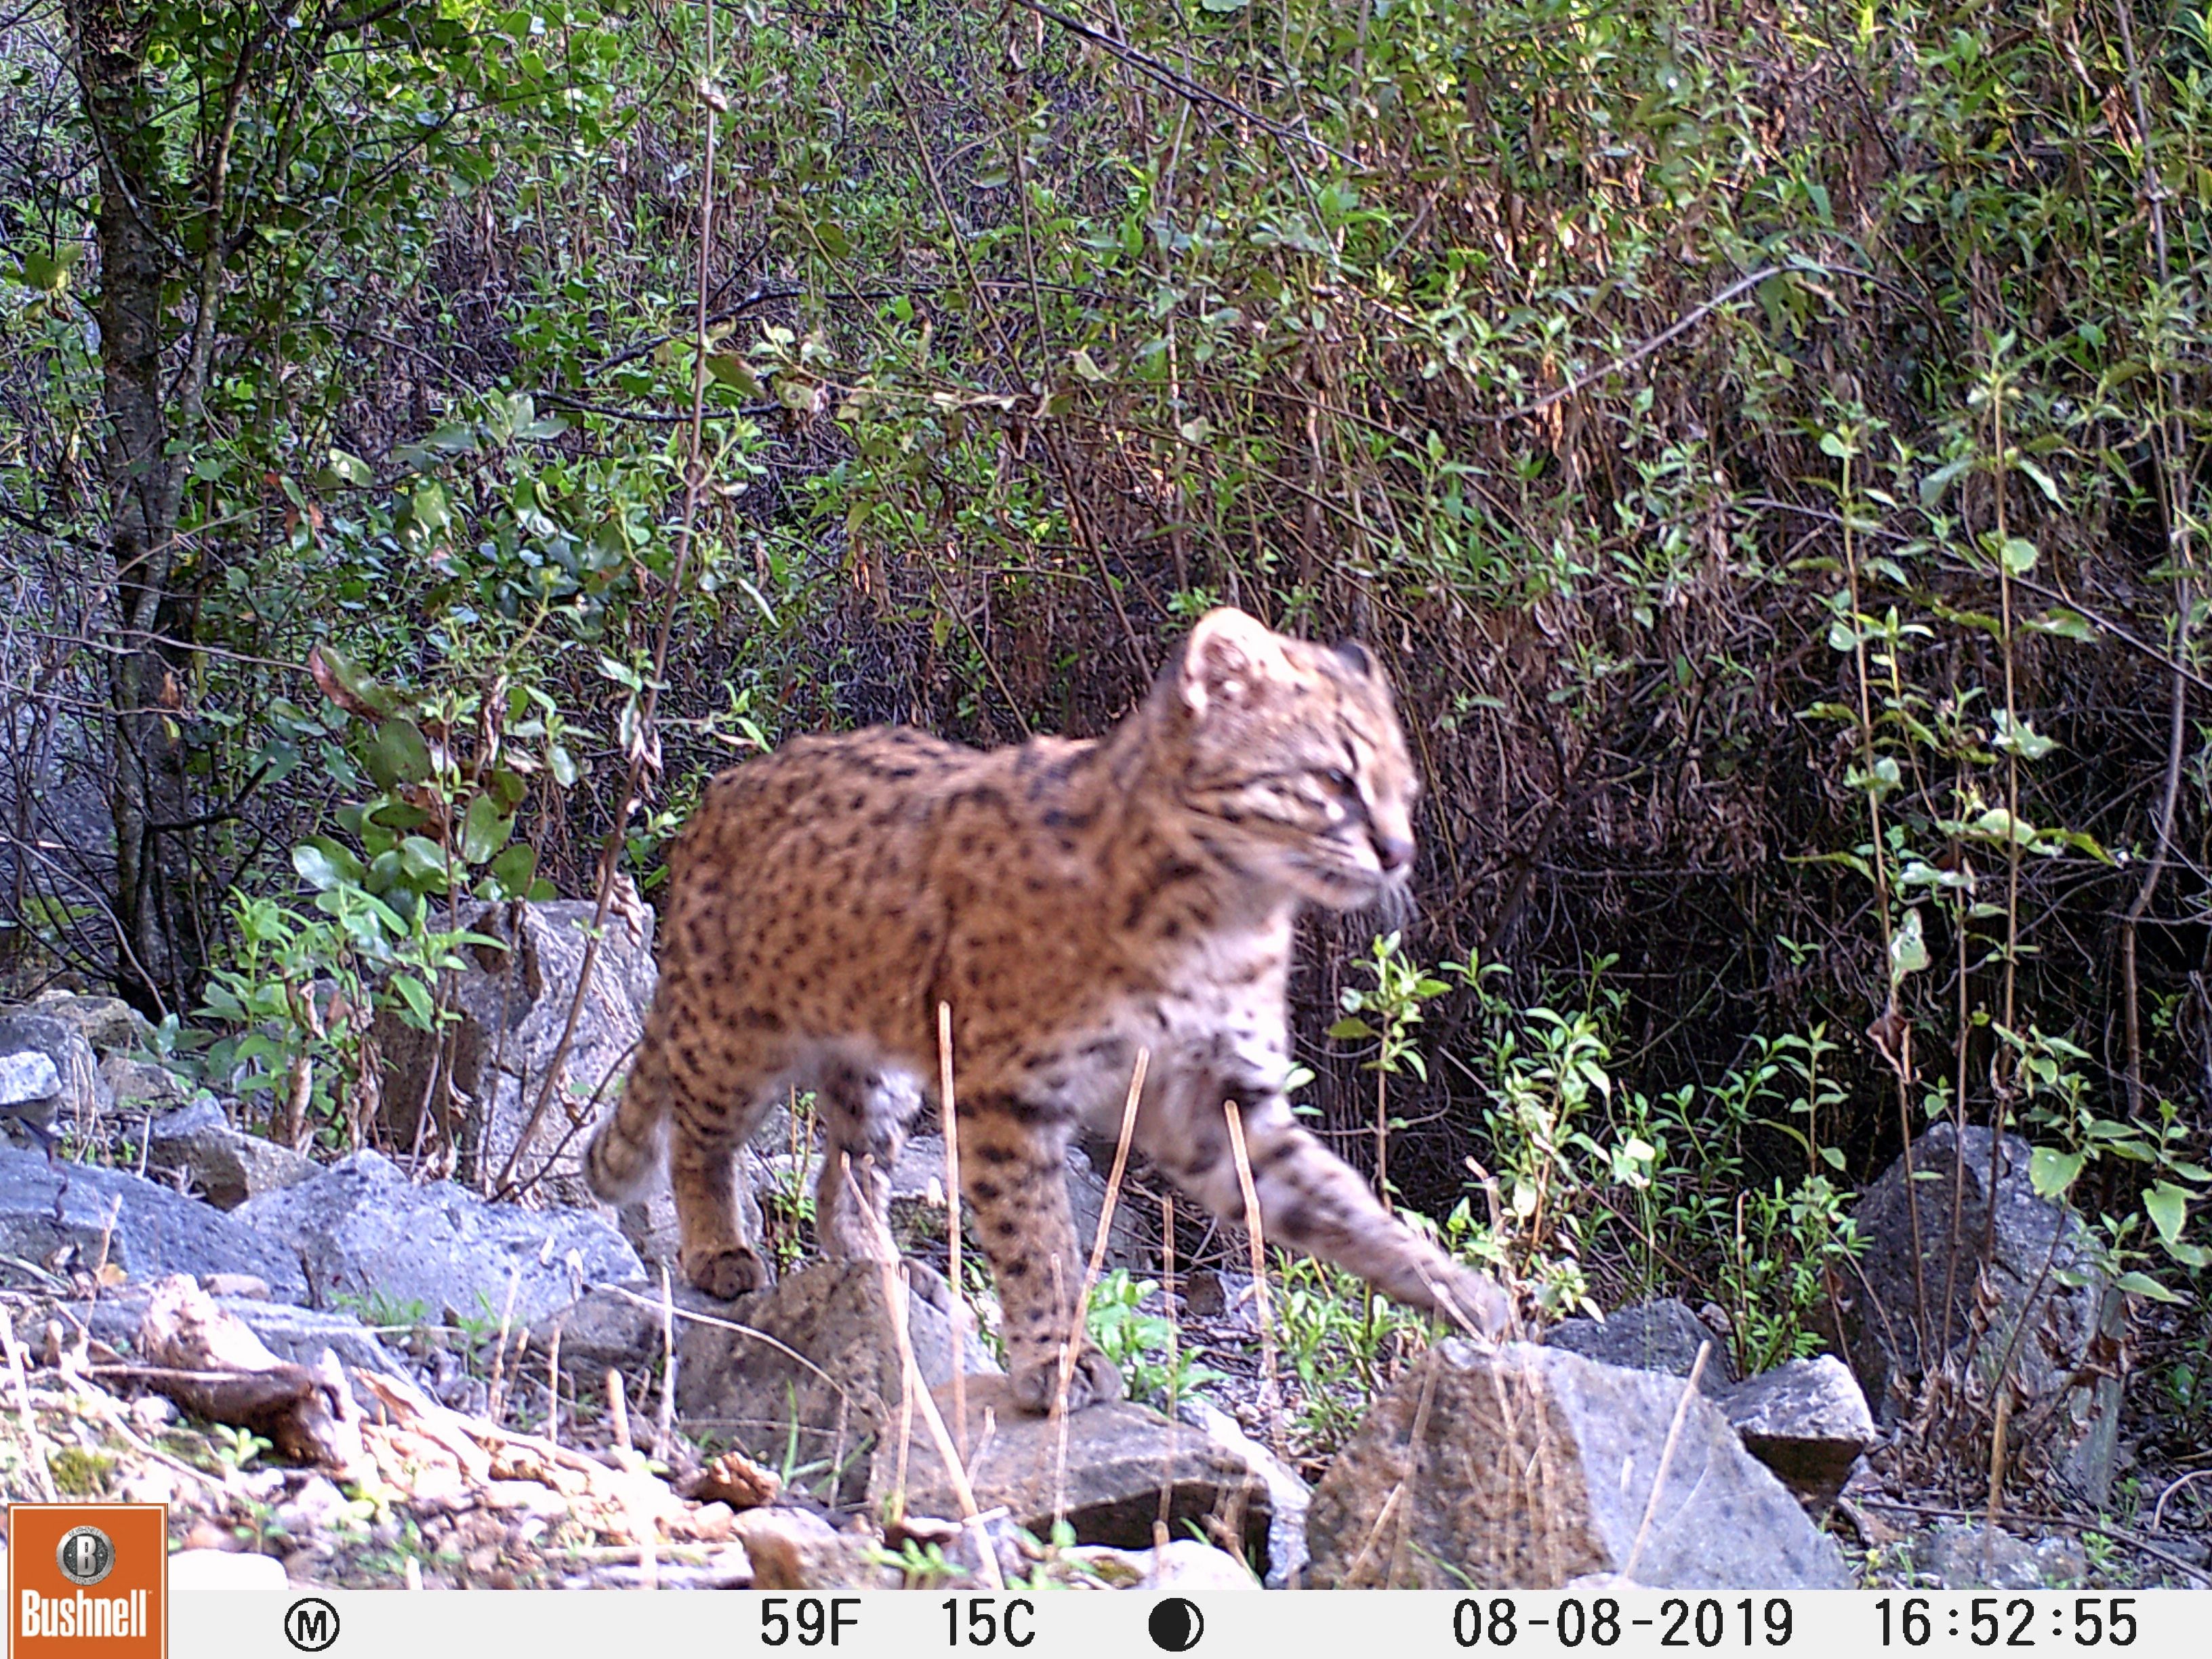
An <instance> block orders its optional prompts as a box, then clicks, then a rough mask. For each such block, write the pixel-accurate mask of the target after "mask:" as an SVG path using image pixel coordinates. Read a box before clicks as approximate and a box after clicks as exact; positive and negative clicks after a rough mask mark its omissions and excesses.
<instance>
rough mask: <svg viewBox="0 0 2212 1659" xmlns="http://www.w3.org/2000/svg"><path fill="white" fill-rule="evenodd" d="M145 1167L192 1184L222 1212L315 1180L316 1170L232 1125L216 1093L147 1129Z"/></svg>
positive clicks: (309, 1161) (284, 1148) (285, 1149)
mask: <svg viewBox="0 0 2212 1659" xmlns="http://www.w3.org/2000/svg"><path fill="white" fill-rule="evenodd" d="M146 1167H147V1169H148V1170H159V1171H161V1173H162V1174H164V1175H167V1176H170V1177H172V1178H173V1179H175V1180H179V1181H181V1182H185V1183H186V1184H188V1185H189V1187H190V1188H191V1190H192V1191H193V1192H196V1193H197V1194H199V1195H200V1196H201V1197H203V1198H204V1199H206V1200H207V1201H208V1202H209V1203H210V1204H212V1205H214V1206H216V1208H217V1209H218V1210H234V1209H236V1208H237V1207H238V1206H240V1205H241V1204H243V1203H245V1202H246V1200H247V1199H249V1198H252V1197H253V1196H254V1195H255V1194H259V1193H270V1192H276V1191H277V1190H278V1189H279V1188H285V1187H295V1186H297V1185H299V1183H300V1182H303V1181H307V1180H311V1179H312V1178H313V1176H314V1174H315V1168H316V1166H315V1164H314V1161H313V1159H311V1158H302V1157H301V1155H300V1154H299V1153H297V1152H294V1151H293V1150H292V1149H291V1148H290V1147H289V1146H278V1145H277V1144H276V1142H275V1141H273V1140H264V1139H261V1138H260V1137H259V1136H258V1135H249V1134H246V1133H243V1132H242V1131H240V1130H238V1129H234V1128H233V1127H231V1126H230V1120H229V1118H228V1116H227V1115H225V1114H224V1112H223V1109H222V1106H221V1105H220V1104H218V1103H216V1099H215V1097H213V1096H212V1095H203V1096H201V1097H200V1098H199V1099H197V1101H195V1102H193V1103H191V1105H189V1106H186V1107H185V1108H183V1109H180V1110H179V1111H174V1112H169V1113H166V1114H164V1115H162V1116H160V1117H157V1118H155V1120H154V1121H152V1122H151V1123H149V1125H148V1126H147V1128H146Z"/></svg>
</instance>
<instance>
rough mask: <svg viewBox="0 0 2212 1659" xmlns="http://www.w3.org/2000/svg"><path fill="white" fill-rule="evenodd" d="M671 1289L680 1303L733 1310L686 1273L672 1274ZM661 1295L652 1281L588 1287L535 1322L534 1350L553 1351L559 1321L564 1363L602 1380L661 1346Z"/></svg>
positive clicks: (569, 1370)
mask: <svg viewBox="0 0 2212 1659" xmlns="http://www.w3.org/2000/svg"><path fill="white" fill-rule="evenodd" d="M671 1277H672V1276H671ZM671 1296H672V1297H673V1299H674V1301H675V1304H676V1305H677V1306H678V1307H679V1308H687V1309H690V1308H696V1310H699V1311H700V1312H702V1313H706V1314H709V1315H711V1316H715V1317H718V1318H727V1317H728V1316H729V1311H730V1310H729V1307H728V1304H726V1303H720V1302H714V1301H711V1300H708V1298H705V1297H701V1296H700V1295H699V1294H698V1293H697V1292H696V1291H693V1290H692V1289H691V1288H690V1286H689V1285H685V1284H684V1282H683V1281H682V1280H681V1279H672V1283H671ZM659 1297H660V1292H659V1286H658V1285H650V1284H647V1285H628V1286H625V1287H623V1289H622V1290H614V1289H608V1288H594V1289H592V1290H589V1291H585V1292H584V1294H583V1295H582V1296H580V1297H578V1298H577V1299H576V1300H575V1301H574V1302H572V1303H570V1304H568V1306H567V1307H565V1308H562V1309H559V1310H556V1311H555V1312H553V1313H550V1314H548V1315H547V1316H545V1317H544V1318H543V1319H541V1320H539V1321H538V1322H536V1323H535V1324H533V1325H532V1327H531V1328H530V1346H531V1351H532V1352H534V1353H540V1354H550V1352H552V1340H553V1332H554V1329H555V1328H556V1327H558V1328H559V1329H560V1332H561V1369H562V1371H563V1372H564V1373H566V1374H567V1375H568V1376H574V1377H577V1378H580V1379H585V1380H588V1381H591V1382H593V1383H596V1382H597V1381H599V1378H600V1377H601V1376H605V1374H606V1372H607V1371H608V1370H619V1371H626V1370H629V1368H630V1367H631V1366H632V1365H634V1364H637V1362H638V1361H640V1360H641V1359H644V1358H648V1357H649V1356H651V1355H653V1354H656V1353H659V1352H660V1349H661V1346H662V1340H661V1332H660V1310H659V1307H658V1306H657V1305H656V1304H658V1303H659Z"/></svg>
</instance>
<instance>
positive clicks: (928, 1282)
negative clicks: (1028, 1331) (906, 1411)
mask: <svg viewBox="0 0 2212 1659" xmlns="http://www.w3.org/2000/svg"><path fill="white" fill-rule="evenodd" d="M907 1272H908V1273H910V1274H911V1275H912V1280H913V1284H914V1287H915V1288H914V1290H913V1291H912V1293H911V1294H910V1295H908V1297H907V1304H908V1310H907V1333H908V1341H909V1342H910V1343H911V1344H912V1345H913V1348H914V1355H915V1366H916V1368H917V1369H918V1370H920V1371H921V1376H922V1381H923V1382H924V1383H927V1384H932V1385H933V1384H935V1383H942V1382H945V1381H946V1380H948V1379H949V1378H950V1377H951V1375H952V1367H953V1364H954V1359H953V1356H954V1353H955V1346H954V1341H953V1335H952V1324H951V1320H950V1319H948V1318H947V1317H946V1316H945V1309H946V1308H947V1307H949V1306H950V1305H951V1292H950V1291H949V1290H947V1288H946V1286H945V1281H944V1279H941V1278H939V1276H938V1275H937V1274H935V1273H932V1272H930V1271H929V1270H928V1269H927V1267H919V1266H915V1265H914V1264H908V1267H907ZM710 1318H711V1321H712V1322H708V1321H702V1320H686V1321H684V1322H683V1328H682V1329H681V1331H680V1332H679V1334H678V1340H677V1361H678V1364H677V1383H676V1409H677V1412H678V1415H679V1416H680V1417H681V1418H682V1419H683V1420H684V1424H685V1425H687V1426H688V1427H690V1428H693V1429H705V1430H708V1431H712V1432H714V1434H715V1435H717V1436H718V1437H720V1438H721V1440H722V1441H723V1442H725V1443H734V1444H735V1445H736V1446H737V1447H738V1449H740V1450H742V1451H744V1452H745V1453H746V1454H747V1455H750V1456H752V1457H754V1458H756V1459H757V1460H758V1461H759V1462H762V1463H764V1464H766V1465H767V1466H768V1467H769V1468H774V1469H781V1468H784V1467H785V1466H786V1463H787V1462H791V1463H793V1464H795V1465H797V1466H799V1468H805V1469H806V1470H808V1471H809V1473H808V1474H806V1475H805V1476H804V1477H802V1478H800V1479H799V1480H797V1481H796V1482H795V1484H797V1485H799V1486H803V1487H805V1488H806V1489H807V1490H809V1491H811V1492H814V1493H815V1495H816V1496H817V1497H819V1498H823V1499H824V1500H826V1501H831V1502H836V1503H840V1504H855V1503H859V1502H860V1501H861V1500H862V1499H863V1498H865V1497H866V1493H867V1488H868V1473H869V1465H868V1457H867V1452H868V1449H869V1447H870V1446H871V1445H872V1443H874V1442H875V1440H876V1439H877V1437H878V1436H880V1435H882V1434H884V1432H885V1431H886V1430H888V1431H889V1432H890V1433H891V1434H892V1435H894V1436H895V1435H896V1432H897V1430H896V1422H897V1418H898V1412H899V1402H900V1399H901V1396H902V1393H903V1389H902V1382H903V1376H904V1373H903V1368H902V1364H901V1362H900V1358H899V1351H898V1343H897V1336H896V1328H894V1326H893V1325H892V1323H891V1316H890V1304H889V1302H888V1301H887V1299H886V1295H885V1287H884V1271H883V1269H882V1268H881V1267H879V1266H878V1264H876V1263H874V1262H869V1261H847V1262H838V1261H825V1262H818V1263H817V1264H816V1265H814V1266H812V1267H807V1268H805V1269H804V1270H803V1271H801V1272H799V1273H793V1275H791V1277H789V1278H788V1279H785V1280H784V1281H783V1282H782V1283H781V1284H780V1285H775V1287H774V1288H773V1289H770V1290H767V1291H760V1292H758V1293H757V1294H755V1295H752V1296H748V1297H739V1298H738V1300H737V1301H736V1302H734V1303H731V1304H724V1305H721V1306H720V1307H718V1308H717V1309H716V1310H715V1311H714V1314H713V1315H712V1316H710ZM964 1346H965V1349H966V1352H965V1356H964V1364H965V1368H966V1369H967V1370H970V1371H988V1370H995V1365H994V1362H993V1361H992V1360H991V1358H989V1356H988V1355H987V1354H986V1353H985V1352H983V1350H982V1347H981V1344H980V1343H978V1342H977V1341H976V1340H975V1337H974V1336H973V1335H972V1334H969V1336H968V1337H967V1338H966V1341H965V1345H964Z"/></svg>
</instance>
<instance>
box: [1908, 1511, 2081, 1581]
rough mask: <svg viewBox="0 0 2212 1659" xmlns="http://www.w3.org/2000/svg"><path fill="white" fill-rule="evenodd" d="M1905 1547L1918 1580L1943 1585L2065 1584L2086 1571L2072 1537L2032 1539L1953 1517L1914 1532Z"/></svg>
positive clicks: (2076, 1544)
mask: <svg viewBox="0 0 2212 1659" xmlns="http://www.w3.org/2000/svg"><path fill="white" fill-rule="evenodd" d="M1907 1549H1908V1551H1909V1553H1910V1557H1911V1562H1912V1570H1913V1577H1914V1579H1915V1580H1916V1581H1925V1580H1930V1579H1932V1580H1933V1581H1934V1583H1933V1585H1932V1586H1931V1588H1935V1589H1995V1590H2034V1589H2066V1588H2068V1587H2069V1586H2073V1585H2078V1584H2080V1583H2081V1581H2082V1580H2083V1578H2084V1577H2086V1576H2087V1572H2088V1562H2087V1559H2085V1558H2084V1557H2083V1555H2082V1553H2081V1545H2080V1544H2078V1543H2076V1542H2075V1541H2074V1540H2073V1539H2071V1538H2064V1537H2054V1538H2046V1539H2044V1540H2043V1541H2041V1542H2039V1543H2034V1544H2031V1543H2029V1542H2027V1541H2026V1540H2024V1539H2020V1538H2015V1537H2014V1536H2013V1535H2012V1534H2010V1533H2008V1532H2006V1531H2004V1530H2002V1528H1991V1527H1987V1526H1981V1525H1972V1526H1968V1525H1961V1524H1960V1523H1958V1522H1950V1521H1946V1522H1942V1523H1940V1524H1938V1525H1936V1526H1933V1527H1930V1528H1929V1529H1928V1530H1927V1531H1925V1532H1923V1533H1918V1534H1915V1535H1914V1536H1913V1537H1912V1539H1911V1541H1909V1543H1908V1545H1907Z"/></svg>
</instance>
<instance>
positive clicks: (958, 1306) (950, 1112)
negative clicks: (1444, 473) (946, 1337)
mask: <svg viewBox="0 0 2212 1659" xmlns="http://www.w3.org/2000/svg"><path fill="white" fill-rule="evenodd" d="M937 1102H938V1109H939V1111H940V1112H941V1113H942V1114H943V1115H944V1118H945V1276H946V1277H947V1278H948V1279H951V1282H952V1433H953V1438H954V1440H955V1442H956V1443H957V1444H958V1446H959V1448H960V1455H961V1456H962V1457H963V1458H964V1457H966V1456H967V1455H968V1345H967V1335H968V1333H967V1329H966V1322H967V1314H968V1292H967V1288H966V1286H965V1285H964V1284H963V1281H962V1279H961V1277H960V1115H959V1114H958V1112H957V1111H956V1110H955V1109H954V1107H953V1102H952V1005H951V1003H949V1002H940V1003H939V1004H938V1005H937ZM900 1468H902V1469H903V1468H905V1465H904V1464H903V1463H902V1464H901V1465H900Z"/></svg>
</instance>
